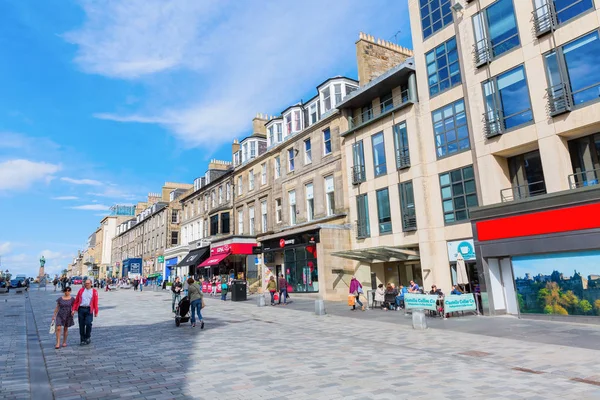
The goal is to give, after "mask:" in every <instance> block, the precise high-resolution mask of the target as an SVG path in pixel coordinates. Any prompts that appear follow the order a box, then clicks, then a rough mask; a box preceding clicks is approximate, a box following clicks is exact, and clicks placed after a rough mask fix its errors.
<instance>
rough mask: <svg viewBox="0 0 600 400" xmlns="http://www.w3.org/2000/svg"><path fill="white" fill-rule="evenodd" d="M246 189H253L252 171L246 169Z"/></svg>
mask: <svg viewBox="0 0 600 400" xmlns="http://www.w3.org/2000/svg"><path fill="white" fill-rule="evenodd" d="M248 190H254V171H253V170H250V171H248Z"/></svg>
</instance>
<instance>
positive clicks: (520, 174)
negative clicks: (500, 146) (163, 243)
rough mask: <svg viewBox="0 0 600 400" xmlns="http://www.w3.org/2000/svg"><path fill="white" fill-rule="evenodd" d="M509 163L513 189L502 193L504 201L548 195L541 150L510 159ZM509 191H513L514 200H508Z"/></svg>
mask: <svg viewBox="0 0 600 400" xmlns="http://www.w3.org/2000/svg"><path fill="white" fill-rule="evenodd" d="M507 161H508V171H509V172H510V181H511V184H512V187H511V189H508V190H503V191H502V200H503V201H504V200H518V199H522V198H525V197H531V196H537V195H540V194H546V183H545V182H544V169H543V168H542V159H541V157H540V152H539V150H535V151H531V152H529V153H525V154H519V155H518V156H514V157H510V158H508V159H507ZM509 191H512V198H508V197H509V196H510V195H509V194H508V193H507V192H509Z"/></svg>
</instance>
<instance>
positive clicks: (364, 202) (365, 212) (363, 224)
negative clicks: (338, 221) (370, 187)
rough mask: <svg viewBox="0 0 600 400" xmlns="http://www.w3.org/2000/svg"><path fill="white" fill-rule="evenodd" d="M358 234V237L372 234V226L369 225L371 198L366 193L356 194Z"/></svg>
mask: <svg viewBox="0 0 600 400" xmlns="http://www.w3.org/2000/svg"><path fill="white" fill-rule="evenodd" d="M356 211H357V212H356V216H357V218H358V220H357V221H356V236H357V237H358V238H366V237H369V236H371V228H370V226H369V199H368V198H367V195H366V194H361V195H358V196H356Z"/></svg>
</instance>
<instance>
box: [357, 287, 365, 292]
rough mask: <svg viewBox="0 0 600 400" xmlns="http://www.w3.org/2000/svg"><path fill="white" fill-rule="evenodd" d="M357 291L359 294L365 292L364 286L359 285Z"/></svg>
mask: <svg viewBox="0 0 600 400" xmlns="http://www.w3.org/2000/svg"><path fill="white" fill-rule="evenodd" d="M357 292H358V294H363V293H364V292H363V288H362V286H359V287H358V289H357Z"/></svg>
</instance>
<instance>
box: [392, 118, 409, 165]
mask: <svg viewBox="0 0 600 400" xmlns="http://www.w3.org/2000/svg"><path fill="white" fill-rule="evenodd" d="M394 149H395V150H396V168H397V169H401V168H406V167H409V166H410V153H409V151H408V132H407V130H406V122H401V123H399V124H396V125H394Z"/></svg>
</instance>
